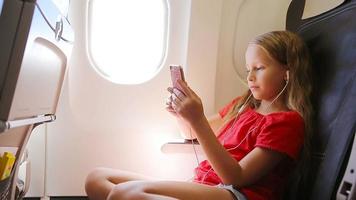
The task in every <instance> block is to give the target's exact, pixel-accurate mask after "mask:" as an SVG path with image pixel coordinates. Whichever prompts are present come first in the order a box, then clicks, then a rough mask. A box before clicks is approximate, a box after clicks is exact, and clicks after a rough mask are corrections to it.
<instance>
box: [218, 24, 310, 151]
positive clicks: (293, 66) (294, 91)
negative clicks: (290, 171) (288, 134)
mask: <svg viewBox="0 0 356 200" xmlns="http://www.w3.org/2000/svg"><path fill="white" fill-rule="evenodd" d="M249 44H254V45H259V46H261V47H262V48H264V49H265V50H266V51H267V52H268V54H269V55H270V56H271V57H272V58H273V59H275V60H276V61H278V62H279V63H280V64H282V65H284V66H286V68H287V70H289V83H288V85H287V87H286V89H285V91H284V94H285V99H284V101H285V104H286V105H287V106H288V108H289V109H291V110H294V111H296V112H298V113H299V114H300V115H301V116H302V118H303V119H304V125H305V136H304V138H305V140H304V151H305V150H306V151H305V152H309V149H310V140H311V135H312V127H311V125H312V119H313V113H312V112H313V109H312V104H311V100H310V96H311V92H312V85H311V60H310V55H309V50H308V48H307V46H306V44H305V43H304V41H303V40H302V39H301V38H300V37H299V36H298V35H297V34H295V33H292V32H290V31H272V32H268V33H265V34H262V35H259V36H257V37H256V38H254V39H253V40H252V41H250V43H249ZM250 95H251V91H250V90H248V91H247V92H246V93H245V94H243V95H242V97H241V98H240V99H239V101H238V102H237V103H236V105H235V106H234V107H233V109H231V110H230V111H229V113H228V114H227V115H226V118H225V122H228V121H229V120H230V119H232V118H234V117H236V116H237V115H238V114H239V110H240V109H241V107H242V106H243V105H244V104H246V106H245V107H251V108H257V107H258V106H259V105H260V101H259V100H256V99H255V98H253V96H252V97H251V98H248V97H249V96H250ZM242 109H245V108H242Z"/></svg>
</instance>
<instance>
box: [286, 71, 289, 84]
mask: <svg viewBox="0 0 356 200" xmlns="http://www.w3.org/2000/svg"><path fill="white" fill-rule="evenodd" d="M286 81H287V83H288V81H289V70H287V71H286Z"/></svg>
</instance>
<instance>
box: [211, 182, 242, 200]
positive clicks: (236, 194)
mask: <svg viewBox="0 0 356 200" xmlns="http://www.w3.org/2000/svg"><path fill="white" fill-rule="evenodd" d="M216 187H218V188H222V189H225V190H227V191H229V192H230V193H231V195H232V196H233V197H234V199H235V200H247V198H246V197H245V195H244V194H242V193H241V192H240V191H238V190H237V189H235V188H234V187H233V186H232V185H224V184H221V183H220V184H219V185H217V186H216Z"/></svg>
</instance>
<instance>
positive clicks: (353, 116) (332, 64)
mask: <svg viewBox="0 0 356 200" xmlns="http://www.w3.org/2000/svg"><path fill="white" fill-rule="evenodd" d="M304 5H305V0H293V1H292V2H291V4H290V6H289V9H288V13H287V24H286V27H287V29H288V30H290V31H294V32H297V33H298V34H299V35H300V36H301V37H302V38H303V39H304V40H305V42H306V44H307V46H308V47H309V50H310V53H311V57H312V60H313V78H314V85H313V87H314V89H313V91H314V92H313V104H314V107H315V114H316V119H315V124H314V125H315V126H314V128H315V132H314V135H313V139H312V145H311V147H312V155H311V161H310V163H308V168H309V169H310V171H309V172H304V173H305V175H306V177H307V179H303V180H302V181H304V182H302V183H300V184H299V190H298V189H295V188H292V189H291V188H290V189H291V191H292V192H290V193H289V194H288V197H287V199H322V200H327V199H334V198H335V197H336V191H337V189H338V186H339V184H340V177H341V176H342V175H343V172H344V170H345V163H346V162H347V161H348V156H349V151H350V149H351V146H352V142H353V138H354V135H355V130H356V106H355V103H356V81H355V79H356V21H355V19H356V0H349V1H345V2H344V3H343V4H341V5H340V6H338V7H336V8H334V9H332V10H329V11H327V12H325V13H323V14H320V15H318V16H315V17H312V18H308V19H305V20H302V14H303V9H304ZM301 185H303V186H304V187H301ZM294 187H297V186H294ZM301 188H302V189H301Z"/></svg>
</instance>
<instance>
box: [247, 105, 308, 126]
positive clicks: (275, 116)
mask: <svg viewBox="0 0 356 200" xmlns="http://www.w3.org/2000/svg"><path fill="white" fill-rule="evenodd" d="M249 111H250V112H251V113H254V114H256V115H260V117H263V118H265V120H266V123H267V124H274V123H283V124H285V125H287V126H288V125H290V126H292V127H293V126H296V125H300V126H303V125H304V120H303V117H302V116H301V115H300V114H299V113H298V112H297V111H294V110H289V111H280V112H273V113H270V114H267V115H262V114H260V113H258V112H256V111H255V110H254V109H249Z"/></svg>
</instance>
